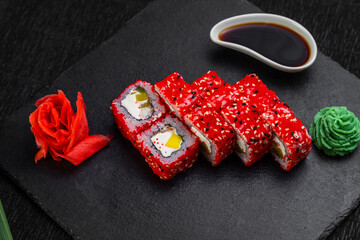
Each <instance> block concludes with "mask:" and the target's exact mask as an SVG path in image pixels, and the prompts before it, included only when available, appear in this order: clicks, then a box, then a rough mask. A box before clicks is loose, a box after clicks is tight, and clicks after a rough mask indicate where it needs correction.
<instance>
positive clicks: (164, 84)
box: [155, 72, 201, 118]
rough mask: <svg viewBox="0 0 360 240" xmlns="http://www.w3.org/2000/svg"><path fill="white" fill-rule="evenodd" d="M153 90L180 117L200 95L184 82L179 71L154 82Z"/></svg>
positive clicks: (198, 99)
mask: <svg viewBox="0 0 360 240" xmlns="http://www.w3.org/2000/svg"><path fill="white" fill-rule="evenodd" d="M155 90H156V91H157V92H158V93H159V95H160V97H161V98H162V99H163V100H164V102H165V103H166V105H167V106H168V108H169V109H170V110H171V111H172V112H173V113H174V114H175V115H176V116H178V117H179V118H182V116H184V114H185V113H187V112H188V111H189V110H190V109H191V108H192V107H193V106H194V105H196V104H198V103H199V101H200V100H201V97H200V96H199V95H198V94H197V93H196V92H195V91H194V89H193V88H192V87H191V86H190V84H188V83H186V82H185V81H184V79H183V78H182V77H181V75H180V74H179V73H176V72H175V73H173V74H170V75H169V76H167V77H166V78H165V79H164V80H162V81H161V82H158V83H156V84H155Z"/></svg>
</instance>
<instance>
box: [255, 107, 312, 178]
mask: <svg viewBox="0 0 360 240" xmlns="http://www.w3.org/2000/svg"><path fill="white" fill-rule="evenodd" d="M262 117H263V119H264V120H265V121H266V122H267V123H268V124H269V125H270V127H271V129H272V132H273V148H272V151H271V153H272V155H273V156H274V158H275V160H276V161H277V162H278V163H280V165H281V167H282V168H283V169H284V170H285V171H289V170H290V169H291V168H292V167H294V166H295V165H296V164H298V163H299V162H300V161H301V160H302V159H304V158H306V156H307V155H308V154H309V153H310V151H311V137H310V135H309V134H308V131H307V129H306V128H305V126H304V125H303V124H302V122H301V120H300V119H297V118H296V117H295V116H294V113H293V112H292V110H291V109H290V108H289V106H288V105H287V104H286V103H278V104H276V105H275V107H274V108H273V109H271V110H268V111H266V112H265V113H263V114H262Z"/></svg>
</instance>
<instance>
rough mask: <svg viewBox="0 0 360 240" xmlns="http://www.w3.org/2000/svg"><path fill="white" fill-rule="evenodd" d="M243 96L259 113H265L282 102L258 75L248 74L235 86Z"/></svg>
mask: <svg viewBox="0 0 360 240" xmlns="http://www.w3.org/2000/svg"><path fill="white" fill-rule="evenodd" d="M233 87H234V88H236V89H237V90H238V91H239V92H240V94H241V95H242V96H245V97H247V98H249V100H250V102H252V104H254V105H256V106H257V108H258V111H259V112H260V113H263V112H265V111H267V110H268V109H271V108H272V107H274V106H275V104H276V103H278V102H280V101H279V98H278V97H277V96H276V94H275V92H274V91H271V90H269V89H268V88H267V86H266V85H265V84H264V83H263V82H262V81H261V80H260V79H259V78H258V76H257V75H256V74H254V73H253V74H248V75H246V77H245V78H244V79H242V80H240V81H238V82H237V83H235V84H234V85H233Z"/></svg>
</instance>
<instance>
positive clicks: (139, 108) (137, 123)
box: [110, 80, 166, 142]
mask: <svg viewBox="0 0 360 240" xmlns="http://www.w3.org/2000/svg"><path fill="white" fill-rule="evenodd" d="M110 109H111V110H112V114H113V117H114V119H115V122H116V125H117V127H118V128H119V129H120V131H121V133H122V134H123V135H124V137H125V138H127V139H128V140H130V141H132V142H134V140H135V136H136V135H137V134H139V133H140V132H142V131H144V130H145V129H147V128H148V127H150V126H151V125H152V124H154V123H155V122H156V121H157V120H158V119H160V118H161V117H162V116H163V115H164V114H165V113H166V108H165V106H164V105H163V103H162V102H161V101H160V98H159V96H158V94H157V93H156V92H155V91H154V87H153V86H152V85H151V84H150V83H148V82H145V81H142V80H138V81H136V82H135V83H133V84H131V85H129V86H128V87H127V88H126V89H125V90H124V91H123V92H122V93H121V94H120V96H119V97H117V98H116V99H115V100H113V102H112V103H111V107H110Z"/></svg>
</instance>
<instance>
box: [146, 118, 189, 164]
mask: <svg viewBox="0 0 360 240" xmlns="http://www.w3.org/2000/svg"><path fill="white" fill-rule="evenodd" d="M173 133H175V134H177V132H176V129H175V128H174V127H171V126H169V125H167V126H165V127H164V128H163V129H161V130H160V131H158V132H157V133H155V134H154V135H153V136H152V137H151V138H150V139H151V142H152V143H153V144H154V146H155V147H156V149H158V150H159V151H160V152H161V155H163V156H164V157H170V156H171V154H172V153H173V152H176V151H178V150H179V149H180V148H181V144H182V142H183V141H182V140H181V141H180V144H179V148H177V149H176V148H171V147H167V146H166V143H167V142H168V141H169V139H170V137H171V135H172V134H173Z"/></svg>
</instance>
